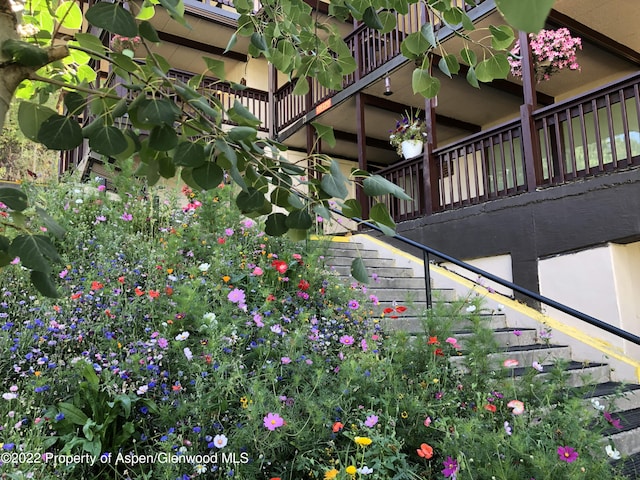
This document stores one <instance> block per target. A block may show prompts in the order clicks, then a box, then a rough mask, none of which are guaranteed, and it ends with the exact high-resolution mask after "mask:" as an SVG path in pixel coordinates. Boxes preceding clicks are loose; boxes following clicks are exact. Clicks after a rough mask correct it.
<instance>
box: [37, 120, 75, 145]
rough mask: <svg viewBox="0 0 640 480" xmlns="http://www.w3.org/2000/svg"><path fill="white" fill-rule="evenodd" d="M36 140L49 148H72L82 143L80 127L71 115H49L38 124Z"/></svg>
mask: <svg viewBox="0 0 640 480" xmlns="http://www.w3.org/2000/svg"><path fill="white" fill-rule="evenodd" d="M38 142H40V143H42V144H44V145H46V146H47V147H48V148H50V149H51V150H73V149H74V148H76V147H77V146H78V145H80V144H81V143H82V129H81V128H80V125H78V122H77V121H76V120H74V119H73V118H71V117H66V116H63V115H57V114H56V115H51V116H50V117H48V118H47V119H46V120H45V121H44V122H42V125H41V126H40V131H39V132H38Z"/></svg>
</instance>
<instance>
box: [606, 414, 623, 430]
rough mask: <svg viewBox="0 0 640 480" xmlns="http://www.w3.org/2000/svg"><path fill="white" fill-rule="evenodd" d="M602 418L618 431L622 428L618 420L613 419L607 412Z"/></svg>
mask: <svg viewBox="0 0 640 480" xmlns="http://www.w3.org/2000/svg"><path fill="white" fill-rule="evenodd" d="M604 418H605V419H606V420H607V422H609V423H610V424H611V425H613V426H614V427H615V428H617V429H618V430H620V429H621V428H622V424H621V423H620V419H618V418H613V417H612V416H611V414H610V413H609V412H604Z"/></svg>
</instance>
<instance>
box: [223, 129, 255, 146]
mask: <svg viewBox="0 0 640 480" xmlns="http://www.w3.org/2000/svg"><path fill="white" fill-rule="evenodd" d="M228 135H229V140H231V141H232V142H238V143H239V142H245V141H247V142H253V141H255V139H256V138H257V136H258V131H257V130H256V129H255V128H253V127H233V128H232V129H231V130H229V134H228Z"/></svg>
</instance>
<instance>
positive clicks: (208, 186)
mask: <svg viewBox="0 0 640 480" xmlns="http://www.w3.org/2000/svg"><path fill="white" fill-rule="evenodd" d="M192 175H193V180H194V181H195V183H196V184H197V185H199V186H200V188H202V189H203V190H213V189H214V188H217V187H218V185H220V184H221V183H222V180H223V178H224V172H223V171H222V169H221V168H220V167H219V166H218V165H216V164H215V163H213V162H205V163H204V165H202V166H200V167H197V168H194V169H193V170H192Z"/></svg>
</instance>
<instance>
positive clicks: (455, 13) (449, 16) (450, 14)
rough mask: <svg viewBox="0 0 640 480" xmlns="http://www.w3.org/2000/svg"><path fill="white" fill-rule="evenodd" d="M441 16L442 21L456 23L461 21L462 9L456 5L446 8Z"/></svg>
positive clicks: (452, 24) (450, 23)
mask: <svg viewBox="0 0 640 480" xmlns="http://www.w3.org/2000/svg"><path fill="white" fill-rule="evenodd" d="M442 16H443V18H444V21H445V22H446V23H447V24H449V25H451V26H455V25H458V24H459V23H461V22H462V18H463V14H462V10H460V8H458V7H452V8H449V9H447V10H446V11H445V12H444V14H443V15H442Z"/></svg>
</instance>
